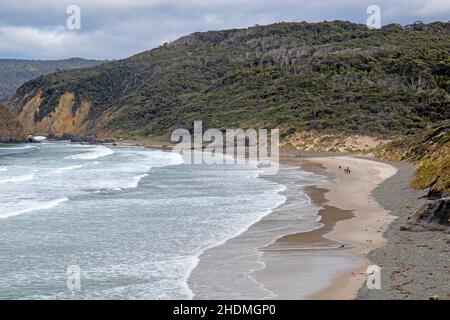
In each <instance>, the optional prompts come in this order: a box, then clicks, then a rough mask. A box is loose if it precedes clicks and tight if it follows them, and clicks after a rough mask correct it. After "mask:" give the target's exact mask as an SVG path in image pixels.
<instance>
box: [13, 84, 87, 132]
mask: <svg viewBox="0 0 450 320" xmlns="http://www.w3.org/2000/svg"><path fill="white" fill-rule="evenodd" d="M74 101H75V94H74V93H72V92H66V93H64V94H62V95H61V97H60V98H59V101H58V104H57V105H56V107H55V109H54V110H53V111H52V112H50V113H49V114H48V115H46V116H45V117H43V118H41V119H39V118H38V117H37V114H39V111H40V108H41V104H42V91H41V90H39V91H38V92H37V93H36V94H35V95H34V96H32V97H31V98H30V99H29V100H28V101H27V102H26V103H25V105H24V106H23V107H22V108H19V109H17V108H12V110H13V111H14V112H15V113H16V116H17V120H18V121H19V122H20V123H21V124H22V126H23V128H24V129H25V131H26V132H27V133H31V134H43V135H49V136H52V137H55V138H61V137H62V136H64V135H71V136H75V137H82V136H86V135H87V128H86V126H87V123H88V121H87V116H88V114H89V110H90V107H91V104H90V103H89V102H87V101H82V102H81V105H80V107H79V108H77V109H76V110H74V108H73V105H74Z"/></svg>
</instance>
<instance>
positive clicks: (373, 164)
mask: <svg viewBox="0 0 450 320" xmlns="http://www.w3.org/2000/svg"><path fill="white" fill-rule="evenodd" d="M309 161H311V162H314V163H318V164H320V165H322V166H324V167H325V168H326V171H327V172H329V173H332V174H334V175H336V176H337V179H338V180H337V182H334V183H328V184H326V185H322V186H321V187H322V188H325V189H327V190H328V191H327V192H326V193H325V199H326V200H327V203H326V204H327V206H331V207H336V208H339V209H341V210H351V211H352V212H353V213H354V217H353V218H352V219H346V220H340V221H338V222H336V226H335V227H334V229H333V230H332V231H331V232H329V233H327V234H326V235H325V238H327V239H330V240H333V241H337V242H339V243H344V244H345V245H350V246H352V249H351V252H352V254H354V255H356V256H358V257H360V258H363V260H360V261H362V263H361V264H360V265H358V266H355V267H354V268H353V269H352V270H348V271H347V272H345V273H343V274H342V275H341V276H339V277H338V278H337V279H335V281H334V283H333V285H331V286H330V287H328V288H326V289H324V290H321V291H320V292H318V293H317V294H315V295H313V296H312V298H313V299H354V298H355V297H356V294H357V291H358V289H359V288H360V287H361V286H362V285H363V284H364V282H365V281H366V280H367V277H368V274H367V273H366V269H367V267H368V266H369V265H371V264H372V262H371V261H370V260H368V259H367V255H368V253H369V252H370V251H372V250H374V249H376V248H378V247H380V246H382V245H384V244H385V243H386V239H385V238H384V236H383V234H384V232H385V231H386V230H387V228H388V226H389V224H390V223H391V222H392V221H393V220H394V219H395V217H394V216H392V215H390V214H389V212H388V211H387V210H385V209H384V208H383V207H382V206H381V205H380V204H378V203H377V202H376V201H375V199H374V198H373V197H372V191H373V190H374V189H375V188H376V187H377V186H378V185H379V184H380V183H382V182H383V181H384V180H386V179H388V178H389V177H391V176H393V175H395V173H396V172H397V169H396V168H394V167H392V166H391V165H388V164H385V163H382V162H377V161H372V160H367V159H358V158H353V157H329V158H312V159H309ZM339 165H341V166H342V169H341V170H339ZM345 167H349V168H350V170H351V173H350V174H346V173H345V172H344V168H345Z"/></svg>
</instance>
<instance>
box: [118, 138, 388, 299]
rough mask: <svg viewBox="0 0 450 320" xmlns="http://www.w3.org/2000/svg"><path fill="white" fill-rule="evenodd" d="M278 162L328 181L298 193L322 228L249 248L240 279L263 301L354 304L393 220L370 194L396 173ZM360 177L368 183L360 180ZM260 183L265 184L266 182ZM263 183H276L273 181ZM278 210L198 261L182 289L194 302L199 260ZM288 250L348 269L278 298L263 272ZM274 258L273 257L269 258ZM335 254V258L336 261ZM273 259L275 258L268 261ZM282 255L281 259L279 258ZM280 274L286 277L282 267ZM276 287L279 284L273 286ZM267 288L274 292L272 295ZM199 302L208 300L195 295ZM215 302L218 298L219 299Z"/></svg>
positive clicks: (353, 161)
mask: <svg viewBox="0 0 450 320" xmlns="http://www.w3.org/2000/svg"><path fill="white" fill-rule="evenodd" d="M118 145H120V146H133V145H134V146H138V147H148V148H156V149H162V150H165V151H168V150H169V149H170V148H168V146H167V145H164V144H155V143H150V144H146V143H135V144H133V143H130V142H128V141H127V142H125V143H120V144H118ZM280 156H281V159H280V160H281V161H280V164H281V165H292V166H295V167H298V168H300V169H301V170H304V171H306V172H311V173H313V174H317V175H321V176H326V177H328V181H327V182H325V183H321V184H318V185H314V186H306V187H304V188H303V191H304V192H305V194H306V195H308V197H309V198H310V199H311V201H312V202H313V204H314V205H315V206H316V209H318V211H317V216H318V218H319V219H320V223H321V224H322V226H320V227H315V228H313V230H303V231H301V232H290V233H286V234H284V235H283V234H282V235H277V237H275V238H274V239H273V240H272V241H270V238H266V243H265V244H263V245H262V246H260V247H255V248H254V249H255V250H256V252H255V255H256V257H257V258H256V265H259V267H255V266H253V267H254V268H252V269H250V272H248V273H246V277H247V278H248V279H251V280H252V281H253V282H255V283H257V284H258V285H259V286H260V287H261V289H263V290H265V291H266V292H269V296H266V297H265V298H266V299H267V298H269V299H270V298H284V299H293V298H306V299H355V298H356V297H357V294H358V290H359V289H360V288H361V287H362V286H363V284H364V282H365V281H366V280H367V277H368V275H369V274H367V273H366V268H367V267H368V266H369V265H371V264H372V262H371V261H370V260H369V258H368V255H369V253H370V252H372V251H373V250H375V249H377V248H379V247H381V246H383V245H385V244H386V242H387V240H386V239H385V238H384V236H383V234H384V233H385V232H386V230H387V229H388V227H389V225H390V224H391V223H392V221H393V220H394V219H395V217H394V216H392V215H390V214H389V212H388V211H387V210H386V209H384V208H383V207H382V206H381V205H380V204H378V203H377V201H376V200H375V198H374V197H373V195H372V192H373V190H374V189H375V188H376V187H377V186H378V185H380V184H381V183H382V182H383V181H385V180H386V179H388V178H389V177H392V176H394V175H395V174H396V173H397V169H396V168H395V167H393V166H391V165H388V164H386V163H384V162H380V161H375V160H372V159H370V160H369V159H361V158H355V157H353V156H352V155H338V156H337V155H335V154H334V155H328V154H326V155H325V156H322V155H321V154H315V155H313V156H311V157H299V158H296V157H294V154H292V153H285V152H284V153H283V152H282V153H281V154H280ZM338 162H340V163H341V164H342V167H343V168H344V167H346V166H350V167H351V169H352V173H351V174H350V175H343V171H339V169H338V168H337V166H338V164H337V163H338ZM364 175H366V177H370V178H369V179H367V178H366V179H364V178H365V177H364ZM331 177H337V179H338V180H340V181H339V182H337V181H330V180H331V179H330V178H331ZM261 178H263V179H267V177H261ZM268 179H269V180H273V181H275V182H279V181H277V180H278V179H277V177H276V176H275V177H269V178H268ZM280 183H281V182H280ZM281 184H283V183H281ZM287 187H288V186H287ZM349 193H350V194H349ZM351 193H354V194H358V195H359V197H356V198H355V197H354V198H353V199H352V196H351ZM283 205H284V204H282V205H281V206H279V207H278V208H276V209H274V210H272V211H271V213H269V214H268V215H266V216H265V217H264V218H263V219H262V221H259V222H257V223H256V224H254V225H252V226H251V227H249V228H248V229H247V230H246V231H244V232H243V233H242V234H240V235H237V236H236V237H233V238H231V239H228V240H227V241H225V243H224V244H219V245H217V246H214V247H212V248H209V249H207V250H205V252H203V253H202V254H201V255H200V257H199V262H198V263H197V265H196V267H195V268H194V270H192V271H191V274H190V276H189V278H188V285H189V288H190V290H191V291H192V292H193V293H194V298H198V295H197V294H196V293H195V289H192V288H191V285H192V283H193V282H195V281H198V279H199V276H198V275H197V278H196V280H192V279H193V278H194V279H195V276H194V277H193V274H195V272H196V269H198V268H199V265H200V264H201V263H203V262H204V261H203V260H202V259H205V257H204V256H205V253H208V252H209V251H211V250H216V251H217V250H220V247H223V246H225V245H227V243H228V242H230V241H231V242H234V241H236V239H237V238H239V237H241V236H242V235H244V236H245V234H246V233H248V232H249V229H252V228H254V226H255V225H257V224H258V223H264V220H265V218H267V217H268V216H270V215H272V214H273V213H274V212H275V211H277V210H278V209H280V207H283ZM310 227H311V226H310ZM355 230H356V231H355ZM250 232H251V231H250ZM292 250H299V251H308V254H311V252H313V251H320V254H324V255H325V256H329V257H333V259H335V258H337V259H339V258H342V259H343V260H344V261H347V262H349V261H351V263H350V265H351V266H350V265H349V263H344V265H345V266H340V267H339V268H340V271H338V272H335V274H333V275H332V277H331V278H330V277H328V279H327V281H328V283H327V284H326V285H325V284H324V283H322V284H321V286H322V287H321V288H319V290H317V291H315V292H313V293H311V294H308V295H307V296H298V295H297V294H296V293H295V292H293V291H295V288H288V289H287V290H286V293H288V295H285V294H280V293H279V291H283V290H285V289H286V288H280V286H281V287H282V286H283V285H286V281H284V280H283V281H280V279H274V277H273V273H272V275H271V276H268V275H267V272H265V271H264V270H266V271H267V270H272V271H273V268H276V267H275V266H276V265H278V267H279V263H286V261H285V260H284V259H286V254H285V252H289V251H291V252H292ZM330 251H333V252H330ZM275 252H277V253H276V254H275ZM283 252H284V253H283ZM336 252H337V253H338V254H337V255H336ZM280 254H281V255H280ZM274 255H278V256H277V257H275V258H274ZM283 255H284V258H283V257H282V256H283ZM268 256H269V258H268V259H267V260H268V261H265V258H267V257H268ZM339 256H340V257H339ZM329 257H328V258H329ZM297 258H299V257H297ZM297 262H298V261H297ZM288 264H289V263H288ZM291 267H293V266H291ZM339 268H338V269H339ZM284 269H285V271H286V267H284ZM328 271H330V270H328ZM275 278H276V277H275ZM277 281H278V282H279V283H284V284H277ZM194 287H195V285H194ZM272 287H274V288H275V289H274V290H272V289H271V288H272ZM319 287H320V286H319ZM236 293H237V292H236ZM237 294H238V293H237ZM200 298H208V297H204V296H202V295H200ZM216 298H223V297H222V296H220V295H219V296H217V297H216Z"/></svg>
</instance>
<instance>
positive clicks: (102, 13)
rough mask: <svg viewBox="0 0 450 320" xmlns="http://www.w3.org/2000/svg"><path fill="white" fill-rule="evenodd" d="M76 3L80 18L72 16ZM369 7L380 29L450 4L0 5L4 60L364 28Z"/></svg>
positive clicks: (154, 1) (127, 52)
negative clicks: (182, 40)
mask: <svg viewBox="0 0 450 320" xmlns="http://www.w3.org/2000/svg"><path fill="white" fill-rule="evenodd" d="M71 5H76V6H78V8H79V9H80V14H79V17H80V19H75V20H74V19H73V18H74V16H73V13H74V11H72V10H69V13H68V8H69V9H70V6H71ZM370 5H377V6H379V8H380V14H381V25H386V24H389V23H394V22H395V23H400V24H402V25H406V24H410V23H413V22H414V21H418V20H420V21H423V22H426V23H428V22H433V21H445V22H447V21H449V17H450V0H258V1H257V0H183V1H175V0H146V1H145V0H15V1H12V0H0V58H16V59H65V58H70V57H83V58H90V59H122V58H126V57H129V56H131V55H133V54H136V53H139V52H142V51H145V50H149V49H152V48H155V47H158V46H159V45H161V44H163V43H164V42H170V41H173V40H175V39H177V38H179V37H180V36H183V35H186V34H189V33H192V32H196V31H208V30H221V29H230V28H245V27H251V26H254V25H255V24H260V25H264V24H270V23H274V22H281V21H307V22H318V21H324V20H328V21H331V20H348V21H352V22H357V23H366V20H367V18H368V16H369V14H368V13H367V7H368V6H370ZM67 20H69V22H70V23H69V26H68V25H67ZM78 22H79V28H74V27H78Z"/></svg>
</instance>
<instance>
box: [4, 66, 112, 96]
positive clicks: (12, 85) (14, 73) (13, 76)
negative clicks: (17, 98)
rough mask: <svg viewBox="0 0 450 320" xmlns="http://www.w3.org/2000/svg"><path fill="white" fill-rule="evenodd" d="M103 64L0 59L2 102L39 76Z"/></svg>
mask: <svg viewBox="0 0 450 320" xmlns="http://www.w3.org/2000/svg"><path fill="white" fill-rule="evenodd" d="M102 62H103V61H96V60H85V59H67V60H50V61H40V60H38V61H35V60H15V59H0V101H2V100H6V99H7V98H8V97H9V96H11V95H12V94H14V92H15V91H16V90H17V88H19V87H20V86H21V85H22V84H24V83H25V82H26V81H28V80H31V79H33V78H36V77H38V76H41V75H45V74H49V73H53V72H56V71H58V70H67V69H74V68H84V67H91V66H94V65H97V64H99V63H102Z"/></svg>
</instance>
